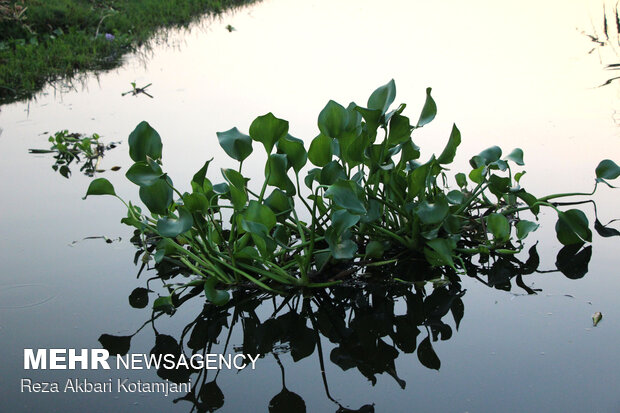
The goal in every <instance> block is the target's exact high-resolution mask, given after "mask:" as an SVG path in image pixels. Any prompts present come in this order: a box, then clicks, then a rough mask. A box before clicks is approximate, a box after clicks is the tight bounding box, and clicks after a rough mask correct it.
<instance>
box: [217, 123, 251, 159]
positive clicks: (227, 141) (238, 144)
mask: <svg viewBox="0 0 620 413" xmlns="http://www.w3.org/2000/svg"><path fill="white" fill-rule="evenodd" d="M216 134H217V139H218V141H219V142H220V146H221V147H222V148H223V149H224V152H226V154H228V156H230V157H231V158H233V159H236V160H237V161H239V162H242V161H243V160H244V159H245V158H247V157H248V156H250V154H251V153H252V138H250V137H249V136H248V135H246V134H244V133H241V132H239V129H237V128H232V129H229V130H227V131H225V132H216Z"/></svg>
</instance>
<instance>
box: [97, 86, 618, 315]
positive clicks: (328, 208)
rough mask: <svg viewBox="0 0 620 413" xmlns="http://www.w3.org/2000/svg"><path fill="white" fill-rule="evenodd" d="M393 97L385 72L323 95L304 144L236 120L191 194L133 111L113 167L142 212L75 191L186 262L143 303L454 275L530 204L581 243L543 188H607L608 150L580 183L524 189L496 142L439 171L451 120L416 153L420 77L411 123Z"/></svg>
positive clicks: (427, 113) (531, 221) (430, 107)
mask: <svg viewBox="0 0 620 413" xmlns="http://www.w3.org/2000/svg"><path fill="white" fill-rule="evenodd" d="M395 96H396V86H395V83H394V81H393V80H392V81H390V82H389V83H387V84H386V85H383V86H381V87H379V88H378V89H376V90H375V91H374V92H373V93H372V94H371V96H370V98H369V99H368V102H367V104H366V106H365V107H362V106H358V105H357V104H355V103H350V104H349V105H348V106H346V107H345V106H343V105H341V104H339V103H337V102H334V101H329V102H328V103H327V105H326V106H325V107H324V108H323V110H322V111H321V113H320V114H319V116H318V129H319V134H318V135H317V136H316V137H315V138H314V139H313V140H312V141H311V143H310V146H309V147H308V148H306V146H305V145H304V142H303V141H302V140H301V139H298V138H295V137H293V136H292V135H290V134H289V124H288V122H287V121H286V120H283V119H279V118H277V117H276V116H274V115H273V114H272V113H268V114H266V115H263V116H259V117H257V118H256V119H255V120H254V121H253V122H252V124H251V125H250V129H249V134H245V133H242V132H241V131H239V130H238V129H237V128H232V129H230V130H227V131H224V132H218V133H217V138H218V140H219V143H220V145H221V147H222V148H223V149H224V151H225V152H226V154H227V155H228V156H230V157H231V158H232V159H233V160H234V161H235V162H236V163H235V164H234V167H233V168H224V169H221V171H220V174H221V178H220V182H216V181H215V178H213V177H211V178H209V177H208V176H207V175H208V169H209V164H210V162H211V160H207V161H206V162H205V163H204V165H203V166H202V168H200V170H198V171H197V172H196V173H195V175H194V176H193V178H192V181H191V188H192V189H191V192H180V191H179V190H178V189H177V188H176V187H175V185H174V184H173V181H172V179H171V178H170V177H169V176H168V174H167V173H165V172H164V171H163V169H162V142H161V138H160V136H159V134H158V133H157V132H156V131H155V130H154V129H153V128H152V127H151V126H150V125H149V124H148V123H147V122H141V123H140V124H139V125H138V126H137V127H136V128H135V130H134V131H133V132H132V133H131V134H130V136H129V155H130V157H131V159H132V160H133V161H134V162H135V163H134V164H133V165H132V166H131V167H130V168H129V170H128V171H127V173H126V177H127V178H128V179H129V180H130V181H131V182H133V183H134V184H136V185H138V186H139V195H140V200H141V201H142V203H143V204H144V205H145V206H146V208H147V209H148V211H143V210H142V208H140V207H139V206H137V205H135V204H134V203H132V202H126V201H124V200H123V199H122V198H120V197H119V196H118V195H117V194H116V192H115V190H114V187H113V185H112V184H111V183H110V182H109V181H108V180H106V179H105V178H99V179H95V180H93V181H92V182H91V184H90V186H89V188H88V190H87V193H86V196H89V195H113V196H116V197H117V198H119V199H120V200H121V201H122V202H123V203H124V204H125V205H126V207H127V210H128V213H127V216H126V217H125V218H123V219H122V221H121V222H123V223H125V224H127V225H129V226H132V227H135V228H136V231H137V233H138V238H139V239H141V240H142V242H143V244H144V245H146V244H150V245H154V248H149V249H147V248H145V250H148V251H152V252H153V253H152V257H151V256H150V254H149V255H148V256H146V257H143V259H144V258H146V259H150V258H152V259H153V260H154V261H155V262H156V263H162V262H166V261H167V262H170V263H172V264H174V265H175V266H178V267H179V268H183V269H184V270H185V271H186V272H187V273H188V274H193V277H192V278H191V279H190V281H188V282H186V283H184V284H182V285H179V286H177V287H175V288H170V296H165V297H160V298H158V299H157V300H155V302H154V309H156V310H170V309H172V308H173V307H174V299H175V297H176V294H178V291H182V290H183V289H186V288H188V287H196V286H201V287H202V288H204V292H205V295H206V298H207V300H209V301H210V302H212V303H213V304H216V305H222V304H225V303H226V302H228V300H229V299H230V294H229V293H228V291H227V289H229V288H230V287H232V286H242V285H247V284H248V283H250V284H251V285H253V286H256V287H260V288H262V289H264V290H266V291H270V292H283V291H285V290H287V289H290V288H298V287H314V288H322V287H326V286H331V285H334V284H338V283H342V282H344V281H346V280H348V279H351V278H354V277H355V276H356V274H360V273H362V272H364V271H365V270H366V269H372V268H376V267H381V266H384V265H390V264H394V263H396V262H406V260H412V261H415V262H417V263H420V262H422V263H424V264H427V265H428V266H430V267H435V268H445V269H446V270H447V271H450V272H451V273H453V274H464V273H465V272H466V269H467V268H466V267H467V265H466V263H467V262H470V261H471V258H472V257H474V256H479V257H480V258H481V259H484V257H486V256H489V255H506V256H511V255H514V254H517V253H519V252H520V251H521V250H522V249H523V248H524V244H523V240H524V239H525V238H526V237H527V236H528V234H530V233H531V232H532V231H535V230H536V229H537V228H538V226H539V225H538V223H537V222H536V221H537V217H538V214H539V213H540V210H541V209H542V208H548V209H550V210H553V211H554V212H555V213H556V214H557V217H558V219H557V223H556V225H555V231H556V235H557V238H558V240H559V241H560V242H561V243H562V244H563V245H565V246H571V248H572V249H575V248H574V247H576V251H575V253H578V251H579V248H580V246H581V245H584V244H585V243H588V242H591V241H592V231H591V230H590V225H589V222H588V219H587V217H586V215H585V214H584V213H583V212H582V211H581V210H579V209H563V208H562V207H563V206H562V205H561V204H559V203H558V202H557V200H558V199H560V198H565V197H571V196H584V197H587V196H590V195H593V194H594V192H595V191H596V189H597V186H598V184H599V183H604V184H607V185H608V186H610V187H611V185H610V184H609V183H608V181H609V180H613V179H615V178H617V177H618V176H619V175H620V167H618V165H617V164H616V163H615V162H613V161H612V160H604V161H602V162H600V163H599V165H598V166H597V167H596V170H595V173H596V180H595V187H594V190H593V191H592V192H590V193H564V194H554V195H547V196H543V197H537V196H534V195H533V194H531V193H530V192H528V191H526V190H525V189H524V188H523V187H521V185H520V181H521V178H522V177H523V174H524V173H525V171H523V170H521V167H522V166H523V165H524V161H523V151H522V150H521V149H519V148H516V149H514V150H512V151H511V152H509V153H508V154H507V155H504V152H503V151H502V149H501V148H499V147H498V146H493V147H490V148H488V149H485V150H484V151H482V152H480V153H479V154H477V155H475V156H474V157H472V158H471V159H470V161H469V163H470V165H471V170H470V171H469V172H468V173H463V172H459V173H456V174H455V175H454V176H452V177H449V176H448V172H449V170H448V169H447V167H448V165H450V164H451V163H452V162H453V160H454V157H455V155H456V151H457V148H458V146H459V145H460V143H461V133H460V131H459V129H458V128H457V127H456V125H454V126H453V127H452V130H451V132H450V135H449V137H448V140H447V144H446V146H445V148H444V149H443V151H442V152H441V153H440V154H439V155H431V156H430V158H428V159H426V160H425V161H420V156H421V151H420V147H418V146H417V145H416V144H415V143H414V140H413V139H412V133H413V132H415V131H416V130H417V129H420V128H422V127H423V126H425V125H426V124H428V123H429V122H431V121H432V120H433V119H434V118H435V115H436V113H437V106H436V104H435V101H434V100H433V98H432V96H431V88H428V89H427V90H426V100H425V103H424V105H423V107H422V110H421V113H420V115H419V116H418V119H417V121H412V119H410V118H409V117H407V116H406V115H405V114H404V111H405V108H406V105H405V104H401V105H399V106H398V107H396V108H395V109H391V106H392V104H393V102H394V99H395ZM255 144H260V145H261V146H262V147H263V148H264V150H265V151H266V153H267V161H266V164H265V168H264V181H262V182H261V183H260V184H259V185H257V186H256V188H251V186H250V185H249V184H250V183H253V182H251V180H250V178H248V177H247V176H245V175H244V174H243V164H244V161H245V160H246V159H247V158H248V157H249V156H250V155H251V154H252V152H253V150H254V145H255ZM308 162H310V163H311V164H312V165H313V167H312V168H310V169H308V168H306V165H307V164H308ZM302 171H303V172H302ZM212 179H213V180H212ZM301 182H303V186H302V185H301ZM85 198H86V197H85ZM571 205H574V203H571ZM525 213H527V214H528V215H527V218H528V219H525V218H523V217H522V215H523V214H525ZM306 217H307V218H306ZM597 222H598V220H597ZM595 227H596V226H595ZM605 229H606V230H607V232H609V231H610V230H612V231H614V230H613V229H610V228H605ZM599 232H600V231H599ZM616 232H617V231H616ZM392 278H395V277H393V276H392ZM395 279H396V278H395ZM397 280H398V279H397Z"/></svg>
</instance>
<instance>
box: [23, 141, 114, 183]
mask: <svg viewBox="0 0 620 413" xmlns="http://www.w3.org/2000/svg"><path fill="white" fill-rule="evenodd" d="M48 141H49V142H50V143H51V144H52V146H51V147H50V149H29V150H28V152H29V153H32V154H45V153H53V154H55V155H54V159H55V162H54V164H53V165H52V169H54V170H55V171H58V173H60V174H61V175H62V176H64V177H65V178H69V176H70V175H71V169H70V165H71V164H72V163H73V162H75V163H76V164H80V163H81V162H83V164H82V166H81V167H80V172H82V173H83V174H84V175H86V176H90V177H92V176H94V175H95V172H103V170H102V169H100V168H99V162H100V161H101V159H102V158H103V156H104V153H105V151H107V150H110V149H113V148H116V145H117V144H118V143H117V142H112V143H109V144H107V145H106V144H104V143H102V142H101V141H99V135H98V134H96V133H93V134H92V135H91V136H85V135H82V134H79V133H69V131H68V130H62V131H59V132H56V133H55V134H54V136H50V137H49V138H48ZM110 169H112V170H114V171H117V170H118V169H120V168H119V167H117V166H114V167H112V168H110Z"/></svg>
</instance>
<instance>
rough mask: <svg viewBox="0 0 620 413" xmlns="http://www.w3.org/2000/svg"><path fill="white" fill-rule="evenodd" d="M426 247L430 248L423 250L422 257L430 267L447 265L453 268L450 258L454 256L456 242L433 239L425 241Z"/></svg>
mask: <svg viewBox="0 0 620 413" xmlns="http://www.w3.org/2000/svg"><path fill="white" fill-rule="evenodd" d="M426 245H427V246H428V247H430V248H424V256H425V257H426V260H427V261H428V262H429V263H430V264H431V265H432V266H434V267H439V266H442V265H448V266H450V267H452V268H454V261H453V260H452V256H453V255H454V248H456V242H454V241H453V240H451V239H445V238H434V239H432V240H430V241H427V242H426Z"/></svg>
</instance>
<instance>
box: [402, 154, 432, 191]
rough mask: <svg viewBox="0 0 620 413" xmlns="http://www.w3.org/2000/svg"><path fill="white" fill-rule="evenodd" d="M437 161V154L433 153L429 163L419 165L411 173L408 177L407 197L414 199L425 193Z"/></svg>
mask: <svg viewBox="0 0 620 413" xmlns="http://www.w3.org/2000/svg"><path fill="white" fill-rule="evenodd" d="M436 162H437V161H436V160H435V155H433V156H432V157H431V159H430V160H429V161H428V162H427V163H425V164H424V165H420V166H418V167H417V168H416V169H414V170H413V171H412V172H411V173H410V174H409V176H408V178H407V180H408V182H407V199H414V198H415V197H416V196H418V195H420V196H421V194H423V193H424V191H425V189H426V185H427V181H428V180H429V175H430V173H431V170H432V168H433V166H434V165H436Z"/></svg>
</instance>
